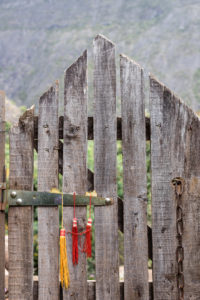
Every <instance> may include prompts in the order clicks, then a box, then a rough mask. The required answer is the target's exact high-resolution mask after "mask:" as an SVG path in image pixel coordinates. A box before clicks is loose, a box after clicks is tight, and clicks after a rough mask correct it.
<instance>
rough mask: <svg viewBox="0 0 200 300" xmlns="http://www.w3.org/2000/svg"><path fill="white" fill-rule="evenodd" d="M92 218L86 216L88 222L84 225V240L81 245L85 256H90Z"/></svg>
mask: <svg viewBox="0 0 200 300" xmlns="http://www.w3.org/2000/svg"><path fill="white" fill-rule="evenodd" d="M91 229H92V219H91V218H88V222H87V225H86V231H85V242H84V245H83V252H85V253H86V254H87V257H91V256H92V234H91V231H92V230H91Z"/></svg>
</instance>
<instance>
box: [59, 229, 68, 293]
mask: <svg viewBox="0 0 200 300" xmlns="http://www.w3.org/2000/svg"><path fill="white" fill-rule="evenodd" d="M60 281H61V285H62V288H63V287H64V288H65V289H68V287H69V283H70V280H69V268H68V261H67V248H66V237H65V229H64V228H62V229H61V230H60Z"/></svg>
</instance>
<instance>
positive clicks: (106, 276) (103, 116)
mask: <svg viewBox="0 0 200 300" xmlns="http://www.w3.org/2000/svg"><path fill="white" fill-rule="evenodd" d="M94 99H95V118H94V145H95V146H94V147H95V151H94V156H95V171H94V187H95V190H96V191H97V194H98V195H101V196H103V197H112V198H113V199H114V205H112V206H111V207H99V208H95V259H96V299H97V300H101V299H106V300H113V299H115V300H118V299H120V292H119V265H118V264H119V262H118V224H117V189H116V132H117V131H116V126H117V125H116V67H115V46H114V45H113V44H112V42H110V41H109V40H107V39H106V38H105V37H103V36H101V35H98V36H97V37H96V38H95V40H94Z"/></svg>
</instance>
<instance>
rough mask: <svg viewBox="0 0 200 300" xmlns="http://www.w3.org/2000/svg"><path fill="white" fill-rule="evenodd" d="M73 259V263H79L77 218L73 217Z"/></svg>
mask: <svg viewBox="0 0 200 300" xmlns="http://www.w3.org/2000/svg"><path fill="white" fill-rule="evenodd" d="M72 261H73V264H74V265H76V264H78V227H77V219H76V218H74V219H73V225H72Z"/></svg>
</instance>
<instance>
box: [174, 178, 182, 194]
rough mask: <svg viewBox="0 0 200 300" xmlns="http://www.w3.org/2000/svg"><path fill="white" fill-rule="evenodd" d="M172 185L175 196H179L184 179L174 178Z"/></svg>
mask: <svg viewBox="0 0 200 300" xmlns="http://www.w3.org/2000/svg"><path fill="white" fill-rule="evenodd" d="M171 182H172V185H173V187H174V188H175V193H176V195H178V196H180V195H182V193H183V187H184V179H183V178H181V177H175V178H173V179H172V181H171Z"/></svg>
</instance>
